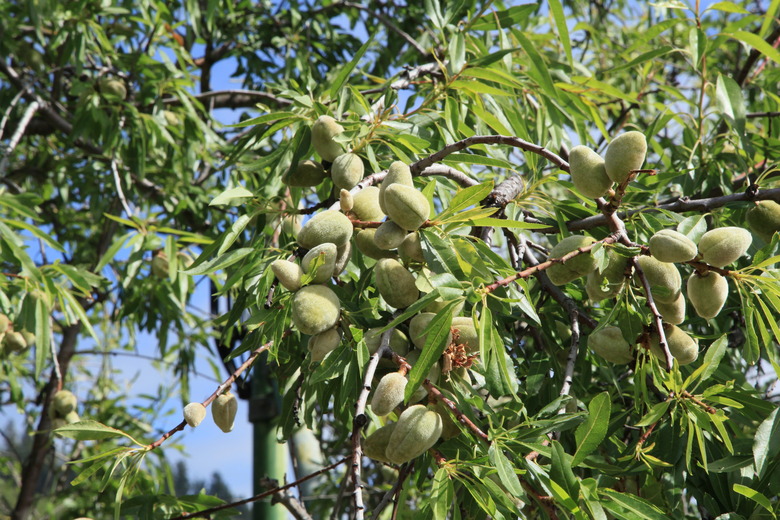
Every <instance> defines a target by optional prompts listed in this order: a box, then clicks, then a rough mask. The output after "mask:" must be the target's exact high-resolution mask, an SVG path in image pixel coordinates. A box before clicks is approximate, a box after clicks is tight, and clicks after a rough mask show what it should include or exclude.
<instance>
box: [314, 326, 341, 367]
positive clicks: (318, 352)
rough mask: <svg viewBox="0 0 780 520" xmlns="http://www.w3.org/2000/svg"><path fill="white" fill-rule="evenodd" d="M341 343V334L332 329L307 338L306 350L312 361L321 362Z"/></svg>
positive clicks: (336, 328)
mask: <svg viewBox="0 0 780 520" xmlns="http://www.w3.org/2000/svg"><path fill="white" fill-rule="evenodd" d="M340 343H341V332H339V328H338V327H333V328H332V329H328V330H326V331H325V332H320V333H319V334H315V335H314V336H312V337H310V338H309V343H308V345H307V348H308V350H309V352H311V360H312V361H322V360H323V359H325V356H327V355H328V354H330V353H331V352H333V351H334V350H336V348H337V347H338V346H339V344H340Z"/></svg>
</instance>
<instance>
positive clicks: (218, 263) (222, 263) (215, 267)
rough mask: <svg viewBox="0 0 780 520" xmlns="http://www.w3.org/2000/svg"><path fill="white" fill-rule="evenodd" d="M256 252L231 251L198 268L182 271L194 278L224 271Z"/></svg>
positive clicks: (249, 249) (248, 250) (245, 249)
mask: <svg viewBox="0 0 780 520" xmlns="http://www.w3.org/2000/svg"><path fill="white" fill-rule="evenodd" d="M254 252H255V249H254V248H251V247H243V248H241V249H236V250H233V251H229V252H227V253H224V254H221V255H219V256H218V257H216V258H212V259H211V260H209V261H208V262H205V263H203V264H201V265H199V266H197V267H192V268H190V269H187V270H184V271H182V273H184V274H189V275H192V276H197V275H201V274H207V273H215V272H217V271H219V270H220V269H224V268H226V267H229V266H231V265H233V264H235V263H236V262H239V261H241V260H242V259H243V258H245V257H247V256H248V255H251V254H252V253H254Z"/></svg>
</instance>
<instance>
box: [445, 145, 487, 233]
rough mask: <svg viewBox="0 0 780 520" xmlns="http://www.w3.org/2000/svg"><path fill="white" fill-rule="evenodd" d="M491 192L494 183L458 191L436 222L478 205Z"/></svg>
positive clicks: (485, 183)
mask: <svg viewBox="0 0 780 520" xmlns="http://www.w3.org/2000/svg"><path fill="white" fill-rule="evenodd" d="M454 155H461V154H454ZM491 191H493V181H487V182H483V183H482V184H477V185H476V186H469V187H468V188H464V189H462V190H458V192H457V193H456V194H455V196H454V197H452V199H451V200H450V202H449V204H448V205H447V209H445V210H444V211H442V212H441V213H440V214H439V215H437V216H436V220H443V219H445V218H447V217H448V216H450V215H453V214H455V213H457V212H459V211H462V210H464V209H466V208H469V207H471V206H476V205H478V204H479V203H480V202H481V201H482V199H484V198H485V197H487V196H488V194H489V193H490V192H491Z"/></svg>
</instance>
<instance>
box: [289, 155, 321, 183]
mask: <svg viewBox="0 0 780 520" xmlns="http://www.w3.org/2000/svg"><path fill="white" fill-rule="evenodd" d="M327 176H328V174H327V172H326V171H325V168H323V167H322V164H320V163H318V162H317V161H312V160H311V159H307V160H305V161H301V162H299V163H298V164H296V165H293V166H290V169H289V170H287V173H286V174H285V176H284V177H283V178H282V182H284V183H285V184H287V185H288V186H295V187H301V188H308V187H311V186H319V185H320V183H322V181H324V180H325V178H326V177H327Z"/></svg>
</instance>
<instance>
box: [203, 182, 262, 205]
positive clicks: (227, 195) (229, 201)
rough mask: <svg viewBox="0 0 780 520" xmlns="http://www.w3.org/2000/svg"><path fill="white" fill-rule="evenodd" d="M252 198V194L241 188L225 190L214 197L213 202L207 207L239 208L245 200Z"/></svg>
mask: <svg viewBox="0 0 780 520" xmlns="http://www.w3.org/2000/svg"><path fill="white" fill-rule="evenodd" d="M252 197H254V194H253V193H252V192H251V191H249V190H248V189H246V188H244V187H243V186H237V187H235V188H230V189H227V190H225V191H223V192H222V193H220V194H219V195H217V196H216V197H214V200H212V201H211V202H209V206H240V205H241V204H243V203H244V202H245V201H246V199H251V198H252Z"/></svg>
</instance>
